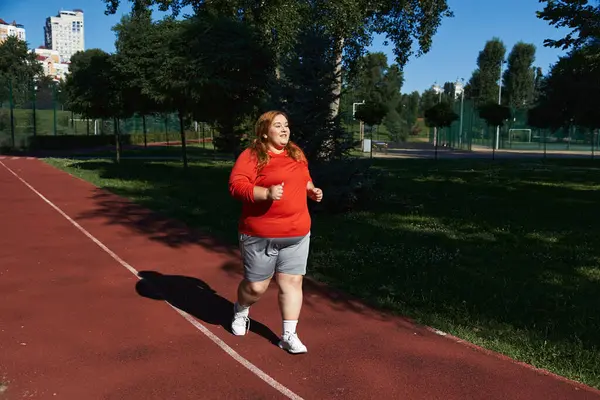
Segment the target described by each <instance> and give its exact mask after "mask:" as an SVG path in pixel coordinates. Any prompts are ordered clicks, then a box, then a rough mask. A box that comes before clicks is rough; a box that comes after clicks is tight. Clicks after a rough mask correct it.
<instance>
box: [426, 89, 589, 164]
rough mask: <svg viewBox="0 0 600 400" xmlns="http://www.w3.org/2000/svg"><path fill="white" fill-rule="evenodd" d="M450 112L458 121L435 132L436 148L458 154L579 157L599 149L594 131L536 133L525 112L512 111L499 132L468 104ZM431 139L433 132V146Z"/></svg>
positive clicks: (575, 129)
mask: <svg viewBox="0 0 600 400" xmlns="http://www.w3.org/2000/svg"><path fill="white" fill-rule="evenodd" d="M454 111H455V112H456V113H457V114H458V115H459V119H458V120H457V121H455V122H454V123H453V124H452V125H451V126H450V127H449V128H444V129H441V130H440V131H439V133H438V139H439V142H438V145H439V146H442V147H449V148H453V149H459V150H477V149H484V150H485V149H492V148H494V146H495V147H496V149H499V150H513V151H534V152H538V151H546V152H583V153H592V152H597V151H598V150H599V149H600V142H599V140H600V138H599V136H600V135H599V134H598V130H590V129H585V128H582V127H577V126H571V127H569V128H563V129H558V130H547V129H537V128H534V127H531V126H529V125H528V123H527V110H520V109H519V110H518V109H512V110H511V115H512V117H511V119H510V120H509V121H507V123H506V124H505V125H504V126H503V127H500V128H499V129H497V128H496V127H489V126H487V124H486V122H485V120H483V119H482V118H481V117H480V116H479V113H478V111H477V108H476V106H475V104H474V102H473V101H472V100H466V99H465V100H464V101H462V102H461V101H460V99H459V100H457V101H456V102H455V103H454ZM461 127H462V129H461ZM433 136H434V135H433V129H430V142H431V143H434V137H433Z"/></svg>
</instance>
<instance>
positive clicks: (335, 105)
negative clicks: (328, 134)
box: [331, 38, 344, 118]
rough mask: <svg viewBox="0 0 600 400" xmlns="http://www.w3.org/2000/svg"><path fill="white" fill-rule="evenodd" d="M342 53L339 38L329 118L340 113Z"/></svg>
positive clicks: (342, 46) (341, 39) (341, 42)
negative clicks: (333, 96)
mask: <svg viewBox="0 0 600 400" xmlns="http://www.w3.org/2000/svg"><path fill="white" fill-rule="evenodd" d="M343 51H344V38H340V39H338V41H337V49H336V52H335V54H336V56H335V88H334V89H333V94H334V95H335V98H334V100H333V102H332V103H331V116H332V117H333V118H335V117H337V115H338V114H339V112H340V95H341V93H342V55H343Z"/></svg>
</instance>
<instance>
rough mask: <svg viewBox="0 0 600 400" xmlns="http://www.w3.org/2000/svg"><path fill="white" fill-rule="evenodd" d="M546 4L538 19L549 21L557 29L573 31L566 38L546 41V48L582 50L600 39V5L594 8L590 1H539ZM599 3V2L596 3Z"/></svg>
mask: <svg viewBox="0 0 600 400" xmlns="http://www.w3.org/2000/svg"><path fill="white" fill-rule="evenodd" d="M539 1H540V2H541V3H546V5H545V7H544V9H543V10H542V11H538V12H537V17H538V18H540V19H542V20H544V21H548V22H549V23H550V25H553V26H556V27H557V28H562V27H567V28H570V29H571V32H569V33H568V34H567V35H565V37H563V38H561V39H558V40H552V39H546V40H544V46H547V47H555V48H562V49H563V50H567V49H569V48H580V47H582V46H584V45H586V44H590V43H591V42H593V41H595V40H598V38H600V24H599V23H598V21H600V4H599V5H596V6H593V5H592V4H591V3H592V2H591V1H588V0H577V1H574V0H539ZM596 3H597V2H596Z"/></svg>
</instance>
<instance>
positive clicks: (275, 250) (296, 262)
mask: <svg viewBox="0 0 600 400" xmlns="http://www.w3.org/2000/svg"><path fill="white" fill-rule="evenodd" d="M309 244H310V233H308V234H307V235H306V236H300V237H289V238H261V237H255V236H248V235H245V234H241V235H240V252H241V253H242V258H243V261H244V277H245V278H246V280H248V281H250V282H262V281H264V280H267V279H269V278H271V277H272V276H273V274H274V273H275V271H277V272H281V273H284V274H290V275H305V274H306V263H307V261H308V248H309Z"/></svg>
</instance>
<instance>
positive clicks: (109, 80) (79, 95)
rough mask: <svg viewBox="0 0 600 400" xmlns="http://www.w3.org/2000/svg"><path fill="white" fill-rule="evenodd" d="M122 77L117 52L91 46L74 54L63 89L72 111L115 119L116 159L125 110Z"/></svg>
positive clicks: (117, 158)
mask: <svg viewBox="0 0 600 400" xmlns="http://www.w3.org/2000/svg"><path fill="white" fill-rule="evenodd" d="M121 88H122V80H121V79H120V76H119V74H118V70H117V68H116V65H115V58H114V55H111V54H108V53H106V52H105V51H103V50H100V49H89V50H85V51H80V52H77V53H75V54H74V55H73V56H72V57H71V65H70V68H69V74H67V77H66V81H65V85H64V89H65V92H66V97H67V103H68V105H69V108H70V109H71V111H73V112H76V113H78V114H81V115H83V116H85V117H87V118H99V119H110V118H112V119H113V120H114V134H115V144H116V161H117V162H119V161H120V157H121V146H120V145H121V138H120V132H119V125H118V123H119V118H122V117H123V116H124V113H123V96H122V90H121Z"/></svg>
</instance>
